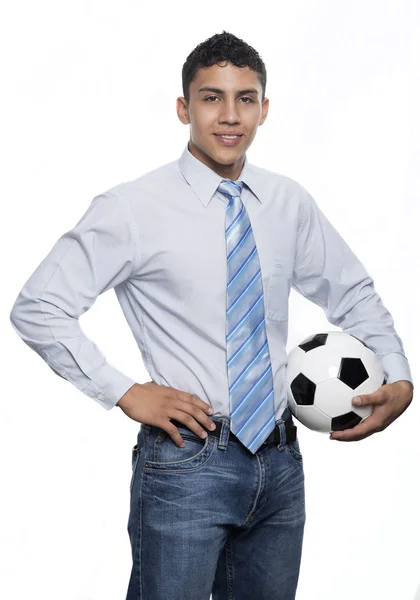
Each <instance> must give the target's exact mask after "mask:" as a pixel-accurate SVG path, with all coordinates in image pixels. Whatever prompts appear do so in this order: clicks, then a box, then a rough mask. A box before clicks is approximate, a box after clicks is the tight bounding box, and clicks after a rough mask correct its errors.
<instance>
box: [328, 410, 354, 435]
mask: <svg viewBox="0 0 420 600" xmlns="http://www.w3.org/2000/svg"><path fill="white" fill-rule="evenodd" d="M361 420H362V417H359V415H356V413H354V412H353V411H350V412H348V413H346V414H345V415H340V416H339V417H333V418H332V419H331V428H332V431H343V430H344V429H350V428H351V427H355V426H356V425H358V424H359V423H360V421H361Z"/></svg>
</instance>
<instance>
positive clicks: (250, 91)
mask: <svg viewBox="0 0 420 600" xmlns="http://www.w3.org/2000/svg"><path fill="white" fill-rule="evenodd" d="M198 91H199V92H214V93H215V94H221V95H222V96H223V95H224V93H225V92H224V91H223V90H221V89H220V88H215V87H202V88H200V89H199V90H198ZM242 94H257V95H258V90H256V89H255V88H249V89H247V90H239V91H238V92H237V94H236V95H237V96H242Z"/></svg>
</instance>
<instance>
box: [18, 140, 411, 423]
mask: <svg viewBox="0 0 420 600" xmlns="http://www.w3.org/2000/svg"><path fill="white" fill-rule="evenodd" d="M222 179H223V178H222V177H221V176H220V175H218V174H217V173H215V172H214V171H213V170H212V169H210V168H209V167H207V166H206V165H204V163H202V162H201V161H199V160H198V159H197V158H195V157H194V156H193V155H192V154H191V153H190V151H189V146H188V143H187V145H186V147H185V148H184V151H183V152H182V154H181V156H180V158H179V159H178V160H175V161H173V162H170V163H167V164H165V165H163V166H161V167H159V168H157V169H154V170H153V171H150V172H148V173H146V174H144V175H141V176H140V177H138V178H137V179H134V180H132V181H128V182H123V183H120V184H118V185H116V186H114V187H112V188H110V189H109V190H107V191H105V192H103V193H102V194H99V195H97V196H96V197H95V198H94V199H93V200H92V201H91V203H90V205H89V206H88V207H87V210H86V212H85V213H84V214H83V215H82V217H81V218H80V220H79V221H78V223H77V224H76V225H75V226H74V227H73V229H71V230H69V231H67V232H66V233H64V234H63V235H62V236H61V237H60V238H59V239H58V240H57V241H56V243H55V244H54V246H53V247H52V249H51V251H50V252H49V254H48V255H47V256H46V257H45V258H44V259H43V261H42V262H41V263H40V264H39V266H38V267H37V268H36V269H35V271H34V272H33V273H32V275H31V276H30V277H29V279H28V280H27V281H26V283H25V284H24V286H23V288H22V289H21V291H20V293H19V295H18V296H17V299H16V300H15V303H14V305H13V308H12V310H11V313H10V319H11V322H12V325H13V327H14V328H15V330H16V332H17V333H18V335H19V336H20V337H21V338H22V340H23V341H24V342H25V343H26V344H27V345H28V346H30V347H31V348H32V349H33V350H35V352H37V353H38V354H39V355H40V356H41V357H42V358H43V359H44V360H45V362H46V363H47V364H48V365H49V366H50V367H51V369H53V371H55V372H56V373H57V374H58V375H60V376H61V377H64V378H65V379H67V380H68V381H69V382H70V383H72V384H73V385H75V386H76V387H77V388H78V389H79V390H80V391H81V392H83V393H84V394H85V395H86V396H89V397H90V398H93V400H95V401H96V402H98V403H99V404H100V405H101V406H102V407H103V408H105V409H108V410H109V409H111V408H113V407H114V406H115V404H116V403H117V402H118V400H119V399H120V398H121V397H122V396H123V395H124V394H125V392H126V391H127V390H128V389H129V388H130V387H131V386H132V385H134V384H135V383H136V381H135V380H134V379H131V377H128V376H127V375H125V374H124V373H122V372H121V371H119V370H118V369H116V368H115V367H114V366H113V365H111V364H110V363H109V362H107V360H106V357H105V355H104V354H103V352H101V350H100V349H99V348H98V346H97V345H96V344H95V343H94V341H92V340H91V339H89V338H88V337H87V336H86V335H85V333H84V332H83V331H82V329H81V327H80V324H79V320H78V319H79V317H80V315H82V314H83V313H85V312H86V311H87V310H88V309H89V308H90V307H91V306H92V305H93V304H94V302H95V300H96V298H97V297H98V296H99V294H102V293H103V292H105V291H107V290H109V289H111V288H113V289H114V290H115V293H116V295H117V299H118V301H119V303H120V305H121V308H122V310H123V313H124V315H125V318H126V319H127V322H128V325H129V327H130V329H131V331H132V332H133V335H134V338H135V340H136V342H137V344H138V347H139V349H140V352H141V355H142V359H143V362H144V365H145V368H146V369H147V372H148V373H149V375H150V378H151V379H152V380H153V381H154V382H155V383H157V384H158V385H166V386H170V387H174V388H177V389H180V390H182V391H185V392H189V393H194V394H196V395H197V396H198V397H199V398H200V399H201V400H203V401H205V402H208V403H209V404H210V405H211V406H212V407H213V409H214V416H221V415H223V416H226V417H229V415H230V407H229V384H228V377H227V364H226V329H225V327H226V277H227V265H226V242H225V213H226V205H227V202H228V199H227V198H226V197H225V196H223V194H221V193H220V192H218V191H217V187H218V185H219V184H220V182H221V181H222ZM238 180H241V181H243V182H244V186H243V190H242V194H241V199H242V202H243V203H244V205H245V208H246V210H247V211H248V215H249V218H250V222H251V225H252V229H253V234H254V239H255V243H256V246H257V251H258V256H259V260H260V267H261V276H262V282H263V290H264V309H265V325H266V333H267V340H268V346H269V352H270V357H271V365H272V373H273V384H274V408H275V414H276V419H280V417H281V415H282V413H283V411H284V409H285V408H286V406H287V394H286V385H285V367H286V363H287V353H286V341H287V331H288V303H289V292H290V287H291V286H292V287H293V288H294V289H295V290H296V291H298V292H299V293H300V294H302V295H303V296H304V297H306V298H308V299H309V300H310V301H312V302H314V303H315V304H317V305H318V306H320V307H322V309H323V310H324V312H325V314H326V317H327V319H328V321H329V322H330V323H332V324H333V325H335V326H338V327H340V328H341V329H342V330H343V331H346V332H348V333H351V334H353V335H354V336H356V337H357V338H359V339H360V340H363V341H364V342H365V343H366V345H367V346H369V348H371V349H372V350H373V351H374V352H375V353H376V354H377V356H378V358H379V359H380V360H381V363H382V366H383V369H384V372H385V376H386V379H387V383H392V382H394V381H398V380H401V379H405V380H408V381H411V383H413V380H412V377H411V372H410V367H409V364H408V361H407V359H406V357H405V355H404V349H403V344H402V341H401V339H400V337H399V336H398V335H397V333H396V331H395V329H394V323H393V319H392V316H391V314H390V313H389V312H388V310H387V309H386V308H385V306H384V304H383V303H382V300H381V298H380V296H379V295H378V293H377V292H376V291H375V288H374V285H373V280H372V278H371V277H370V276H369V274H368V273H367V271H366V270H365V268H364V266H363V265H362V264H361V262H360V261H359V260H358V258H357V257H356V256H355V254H354V253H353V252H352V250H351V249H350V248H349V246H348V245H347V244H346V242H345V241H344V240H343V238H342V237H341V236H340V235H339V233H338V232H337V231H336V230H335V229H334V228H333V226H332V225H331V223H330V222H329V221H328V220H327V218H326V217H325V216H324V214H323V213H322V212H321V210H320V209H319V208H318V206H317V204H316V203H315V200H314V199H313V197H312V196H311V195H310V194H309V193H308V192H307V191H306V189H304V188H303V187H302V185H300V184H299V183H297V182H296V181H294V180H293V179H291V178H289V177H286V176H284V175H280V174H278V173H275V172H273V171H269V170H267V169H263V168H261V167H257V166H255V165H252V164H250V163H249V162H248V159H247V157H246V156H245V162H244V166H243V169H242V172H241V175H240V176H239V178H238ZM105 325H106V324H105ZM314 333H315V332H314Z"/></svg>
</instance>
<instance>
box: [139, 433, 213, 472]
mask: <svg viewBox="0 0 420 600" xmlns="http://www.w3.org/2000/svg"><path fill="white" fill-rule="evenodd" d="M178 429H179V432H180V434H181V436H182V438H183V440H184V443H185V446H184V447H183V448H181V447H180V446H178V444H176V443H175V442H174V440H173V439H172V438H171V436H170V435H169V434H168V433H167V432H166V431H162V432H161V433H160V434H159V435H157V436H154V435H152V436H151V437H150V438H149V443H148V445H147V446H148V447H147V448H146V455H145V464H144V467H145V469H148V470H150V469H156V470H159V471H162V470H164V471H179V470H182V471H185V470H192V469H197V468H198V467H200V466H201V465H202V464H204V463H205V462H206V461H207V460H208V459H209V458H210V456H211V454H212V453H213V450H214V447H215V444H214V437H211V436H207V437H206V438H204V439H202V438H200V437H198V436H196V435H195V434H194V433H193V432H192V431H190V430H187V429H186V428H185V429H184V428H182V427H181V428H180V427H179V428H178Z"/></svg>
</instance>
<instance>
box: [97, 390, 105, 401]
mask: <svg viewBox="0 0 420 600" xmlns="http://www.w3.org/2000/svg"><path fill="white" fill-rule="evenodd" d="M103 397H104V395H103V393H102V392H100V393H99V394H98V398H99V400H102V398H103Z"/></svg>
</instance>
